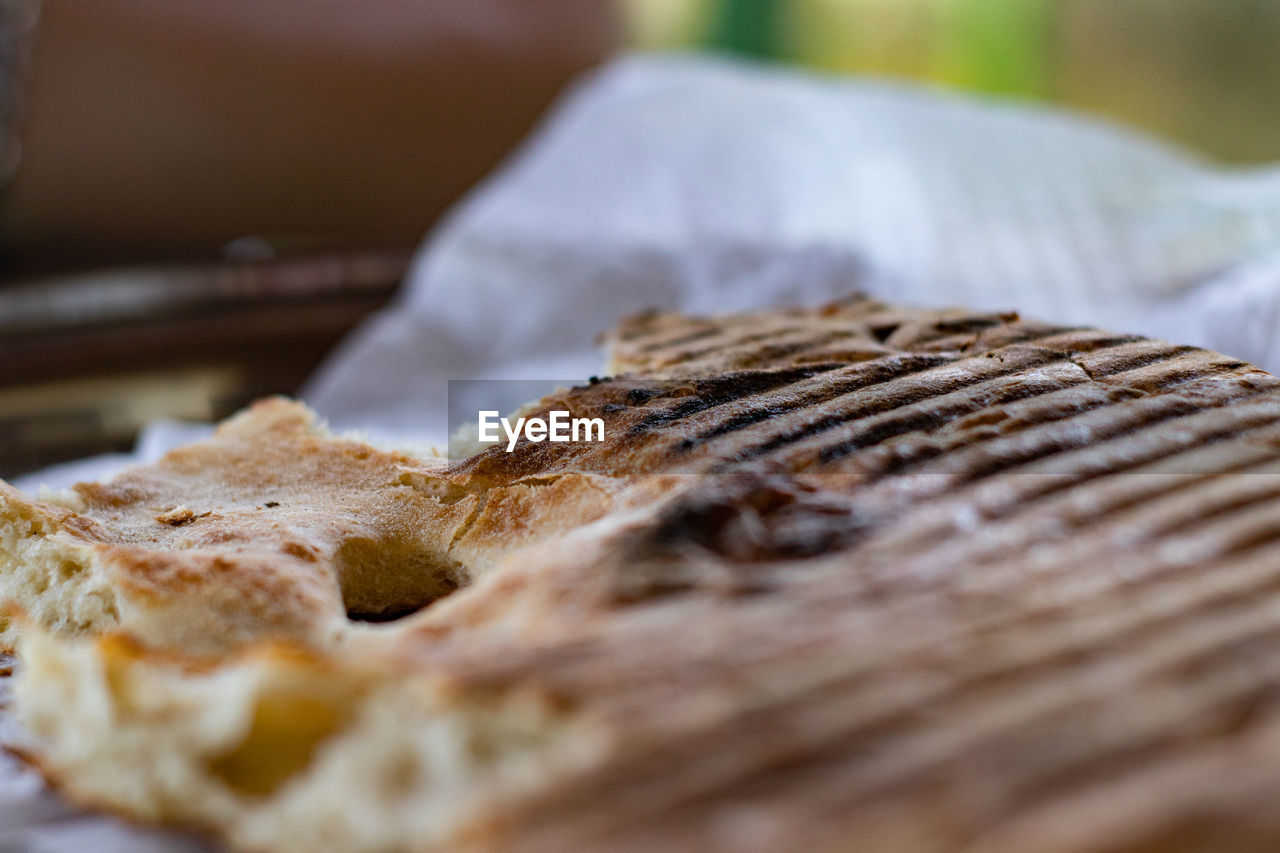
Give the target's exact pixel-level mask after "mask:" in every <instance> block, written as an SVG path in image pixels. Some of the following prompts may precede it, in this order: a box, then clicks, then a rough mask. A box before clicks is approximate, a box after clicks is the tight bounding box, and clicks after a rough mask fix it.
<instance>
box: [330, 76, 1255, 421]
mask: <svg viewBox="0 0 1280 853" xmlns="http://www.w3.org/2000/svg"><path fill="white" fill-rule="evenodd" d="M852 288H858V289H861V290H863V291H866V292H869V293H871V294H874V295H877V296H883V297H891V298H893V299H895V300H898V301H906V302H915V303H919V304H923V305H941V304H963V305H970V306H973V307H975V308H985V309H1008V308H1016V309H1018V310H1020V311H1022V312H1023V313H1024V314H1027V315H1038V316H1041V317H1044V318H1048V319H1051V320H1054V321H1055V322H1062V321H1066V322H1080V323H1090V324H1096V325H1099V326H1102V327H1107V328H1114V329H1118V330H1122V331H1127V332H1129V331H1131V332H1142V333H1146V334H1152V335H1156V336H1162V337H1167V338H1171V339H1176V340H1177V341H1179V342H1180V343H1189V344H1198V345H1203V346H1208V347H1210V348H1213V349H1220V350H1223V351H1226V352H1228V353H1230V354H1232V355H1237V356H1239V357H1241V358H1244V359H1248V360H1252V361H1255V362H1258V363H1261V364H1262V365H1263V366H1270V367H1271V368H1273V369H1277V368H1280V348H1277V347H1278V346H1280V345H1278V344H1277V343H1275V340H1276V339H1277V337H1278V336H1277V335H1276V334H1275V333H1276V332H1277V331H1280V304H1278V302H1277V300H1278V299H1280V169H1273V170H1253V171H1240V170H1236V171H1226V170H1221V169H1215V168H1212V167H1209V166H1208V165H1206V164H1203V163H1200V162H1197V161H1196V160H1195V159H1193V158H1192V157H1191V156H1190V155H1188V154H1185V153H1182V152H1179V151H1175V150H1172V149H1170V148H1169V147H1166V146H1163V145H1161V144H1159V143H1157V142H1154V141H1152V140H1150V139H1146V138H1143V137H1140V136H1137V135H1135V134H1133V133H1129V132H1126V131H1123V130H1121V129H1119V128H1116V127H1113V126H1110V125H1106V124H1102V123H1099V122H1097V121H1093V120H1090V119H1086V118H1082V117H1080V116H1076V115H1068V114H1065V113H1062V112H1059V111H1054V110H1050V109H1046V108H1041V107H1036V106H1030V105H1020V104H1011V103H1007V102H1003V103H1001V102H983V101H980V100H975V99H972V98H968V97H961V96H958V95H953V94H944V93H939V92H934V91H926V90H921V89H918V88H912V87H907V86H903V85H897V84H891V83H887V82H870V81H866V80H854V79H848V78H834V77H818V76H812V75H806V74H801V73H795V72H789V71H781V70H772V69H767V68H763V67H757V66H744V65H740V64H734V63H730V62H727V61H722V60H713V59H706V58H694V57H633V58H628V59H624V60H621V61H618V62H617V63H615V64H613V65H612V66H610V67H607V68H605V69H604V70H602V71H600V72H598V73H597V74H595V75H594V76H593V77H591V78H590V79H587V80H586V81H584V82H583V83H582V84H581V85H580V86H578V88H577V90H576V91H575V92H574V93H573V94H572V95H571V96H569V97H567V98H566V99H565V101H564V102H563V103H562V105H561V106H560V107H559V109H558V110H556V112H555V113H554V115H553V117H552V119H551V120H550V121H549V122H548V123H547V125H546V126H545V127H544V129H543V130H542V131H541V132H540V133H539V134H537V135H536V136H535V138H534V139H533V140H532V141H531V142H529V143H528V144H527V145H526V147H525V148H524V150H522V151H521V152H520V153H519V154H517V155H516V156H515V157H514V158H513V159H512V160H511V162H510V163H509V164H508V165H507V166H506V167H505V168H504V169H503V170H501V171H500V172H499V173H498V175H497V176H496V177H494V178H493V179H492V180H490V181H489V182H488V184H487V185H486V186H484V187H482V188H481V189H480V190H479V191H477V192H476V193H474V194H473V195H472V196H471V198H470V199H469V200H468V201H467V202H466V203H465V204H463V205H462V206H461V207H460V208H459V209H458V210H457V211H456V212H455V213H454V215H453V216H452V217H451V218H450V219H449V221H448V222H447V223H446V224H445V225H444V226H443V227H442V228H440V229H438V231H437V232H436V233H435V234H434V235H433V236H432V237H431V239H430V240H429V241H428V243H427V245H426V247H425V249H424V251H423V252H422V254H421V257H420V259H419V262H418V264H417V266H416V270H415V271H414V273H413V275H412V279H411V282H410V285H409V287H408V288H407V290H406V292H405V293H404V294H403V297H402V298H401V299H400V300H399V301H398V302H397V304H396V305H394V306H393V307H392V308H390V309H389V310H388V311H386V312H385V313H384V314H383V315H382V316H381V317H379V318H377V319H375V320H374V321H372V322H370V323H369V324H368V325H367V326H366V327H364V328H363V329H361V330H360V332H359V333H358V334H356V335H355V336H354V337H353V338H352V339H351V340H350V341H349V342H348V344H347V345H346V346H345V347H343V348H342V349H341V351H340V352H339V353H338V354H337V355H336V356H335V357H334V358H332V359H331V360H330V361H329V362H328V364H327V365H326V366H325V367H324V369H322V370H321V371H320V373H319V375H318V376H316V377H315V379H314V380H313V381H312V383H311V384H310V386H309V388H308V391H307V395H306V396H307V398H308V399H309V401H310V402H311V403H312V404H313V405H315V406H316V407H317V408H318V409H319V410H320V411H322V412H324V413H325V414H327V415H328V416H330V417H331V418H332V419H333V420H334V421H335V423H336V424H337V425H338V426H340V427H362V428H374V429H375V430H377V429H382V430H389V431H407V432H414V433H418V432H422V431H423V430H424V429H426V430H428V431H429V432H431V433H432V434H433V436H432V437H434V438H437V439H438V437H439V435H440V433H441V432H442V431H443V429H444V423H443V417H442V416H441V415H440V414H439V412H440V410H441V409H442V407H443V403H444V399H445V394H446V381H447V380H449V379H469V378H480V377H496V378H510V379H517V378H535V377H546V378H563V377H574V376H581V377H585V376H586V375H588V374H590V373H592V372H596V371H597V370H598V367H599V364H600V362H599V356H598V355H597V353H596V350H595V348H594V344H593V340H594V337H595V335H596V334H597V333H598V332H599V331H600V330H601V329H605V328H608V327H610V326H611V325H612V324H613V322H614V320H615V319H616V318H617V317H618V316H619V315H620V314H623V313H626V312H629V311H635V310H638V309H643V308H646V307H651V306H660V307H665V308H673V309H682V310H687V311H714V310H733V309H741V308H748V307H755V306H764V305H771V304H779V303H784V302H815V301H819V300H824V299H827V298H830V297H834V296H838V295H841V294H843V293H846V292H847V291H849V290H850V289H852Z"/></svg>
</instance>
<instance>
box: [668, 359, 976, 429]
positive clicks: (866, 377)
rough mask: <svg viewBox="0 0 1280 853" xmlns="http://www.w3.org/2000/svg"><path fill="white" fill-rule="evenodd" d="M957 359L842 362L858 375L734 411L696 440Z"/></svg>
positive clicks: (836, 379)
mask: <svg viewBox="0 0 1280 853" xmlns="http://www.w3.org/2000/svg"><path fill="white" fill-rule="evenodd" d="M954 361H955V359H954V358H953V357H951V356H945V355H910V356H907V357H905V358H903V357H892V356H891V357H888V358H885V359H877V360H876V361H869V362H864V363H862V364H859V365H856V366H855V367H852V368H851V367H849V366H848V365H841V367H843V368H844V369H845V370H846V371H853V372H854V373H855V374H856V375H854V376H850V377H848V378H834V377H832V378H831V379H830V381H829V382H828V383H827V384H824V385H823V386H822V387H820V388H817V389H814V390H813V391H809V392H806V393H805V394H804V395H803V396H802V397H800V398H799V399H794V400H784V401H779V402H777V403H775V404H772V405H767V406H763V407H761V408H759V409H753V410H751V411H749V412H741V413H739V414H736V415H732V416H730V417H728V418H726V419H725V420H723V421H721V422H720V423H718V424H716V425H715V426H713V427H711V428H710V429H707V430H705V431H703V432H702V433H699V434H698V435H697V436H696V437H695V438H694V439H693V441H694V442H705V441H710V440H711V439H713V438H719V437H720V436H722V435H727V434H729V433H731V432H736V431H738V430H740V429H745V428H746V427H749V426H751V425H753V424H757V423H760V422H761V421H765V420H768V419H769V418H774V417H777V416H779V415H784V414H787V413H788V412H793V411H796V410H798V409H804V408H808V407H809V406H815V405H818V404H820V403H825V402H827V401H828V400H832V399H835V398H836V397H841V396H843V395H845V394H850V393H852V392H854V391H861V390H864V389H866V388H871V387H874V386H876V385H883V384H884V383H886V382H891V381H893V380H895V379H902V378H905V377H907V376H912V375H914V374H917V373H921V372H923V371H925V370H929V369H931V368H934V367H941V366H942V365H945V364H951V363H953V362H954Z"/></svg>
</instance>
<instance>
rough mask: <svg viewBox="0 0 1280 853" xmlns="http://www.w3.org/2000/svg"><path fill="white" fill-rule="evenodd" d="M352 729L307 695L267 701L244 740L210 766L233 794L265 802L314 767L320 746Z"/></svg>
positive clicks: (328, 705) (336, 709)
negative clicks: (298, 775)
mask: <svg viewBox="0 0 1280 853" xmlns="http://www.w3.org/2000/svg"><path fill="white" fill-rule="evenodd" d="M346 723H347V719H346V715H345V714H344V713H343V712H342V711H341V710H340V708H339V707H338V706H337V705H336V704H335V703H333V702H329V701H325V700H323V699H320V698H318V697H314V696H306V695H288V694H284V693H282V694H279V695H270V694H268V695H265V696H263V697H261V698H260V699H259V700H258V703H257V704H256V705H255V706H254V709H253V721H252V722H251V723H250V726H249V731H248V733H247V734H246V735H245V737H244V739H243V740H242V741H240V743H239V744H237V745H236V747H235V748H234V749H233V750H231V751H230V752H227V753H224V754H223V755H221V756H219V757H218V758H217V759H215V760H214V761H212V762H211V763H210V765H209V770H210V772H212V773H213V774H214V775H215V776H217V777H218V778H219V779H221V780H222V782H223V783H224V784H225V785H226V786H227V787H229V788H231V789H233V790H235V791H237V792H239V793H241V794H245V795H247V796H251V797H265V796H268V795H270V794H271V793H273V792H274V791H276V790H277V789H278V788H279V787H280V786H281V785H283V784H284V783H285V782H287V781H288V780H289V779H291V778H293V777H294V776H296V775H297V774H298V773H300V772H302V771H303V770H305V769H306V768H307V766H308V765H310V764H311V759H312V756H313V755H314V754H315V751H316V749H317V747H319V745H320V744H321V743H322V742H324V741H325V740H327V739H328V738H329V737H331V736H332V735H333V734H334V733H336V732H337V731H338V730H339V729H341V728H342V727H343V726H344V725H345V724H346Z"/></svg>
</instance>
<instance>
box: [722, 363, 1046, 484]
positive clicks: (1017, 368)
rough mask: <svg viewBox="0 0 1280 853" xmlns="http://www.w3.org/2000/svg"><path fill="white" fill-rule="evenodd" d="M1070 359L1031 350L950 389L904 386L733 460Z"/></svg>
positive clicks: (750, 449) (958, 380) (745, 450)
mask: <svg viewBox="0 0 1280 853" xmlns="http://www.w3.org/2000/svg"><path fill="white" fill-rule="evenodd" d="M1066 360H1067V355H1066V354H1062V353H1055V352H1052V351H1049V350H1043V351H1035V350H1030V351H1027V352H1026V353H1024V354H1022V355H1021V357H1020V358H1019V359H1018V360H1017V361H1016V362H1014V363H1013V364H1011V365H1010V366H1009V367H1007V368H1005V369H1002V370H998V371H995V372H993V373H990V374H986V375H981V376H961V377H957V378H956V381H955V382H954V384H952V385H950V386H949V387H946V388H945V389H939V388H936V387H933V386H931V385H927V384H926V385H913V386H907V387H903V388H902V395H901V397H900V398H899V399H897V400H894V402H893V404H892V405H891V406H888V407H886V406H884V405H883V404H873V405H870V406H868V405H863V406H856V407H854V408H850V409H846V410H844V411H837V412H829V413H827V414H825V415H823V416H822V417H820V418H818V419H816V420H814V421H811V422H809V423H807V424H804V425H803V426H801V427H799V428H797V429H792V430H788V431H787V432H784V433H782V434H780V435H776V436H774V437H773V438H771V439H769V440H768V441H765V442H763V443H761V444H757V445H754V446H752V447H747V448H743V449H742V450H740V451H739V452H738V453H736V454H735V455H734V457H733V460H732V461H733V462H745V461H748V460H751V459H756V458H759V457H761V456H764V455H766V454H769V453H772V452H773V451H775V450H777V449H778V448H781V447H786V446H787V445H790V444H797V443H799V442H801V441H804V440H805V439H809V438H813V437H814V436H817V435H821V434H822V433H824V432H826V431H828V430H831V429H835V428H836V427H839V426H841V425H843V424H847V423H849V422H851V421H856V420H858V419H860V418H866V417H872V416H874V415H879V414H884V413H885V412H888V411H892V410H893V409H897V408H903V407H906V406H910V405H913V404H915V403H920V402H923V401H925V400H929V399H932V398H934V397H940V396H942V395H943V394H953V393H955V392H957V391H963V390H964V389H966V388H971V387H973V386H975V385H980V384H982V383H984V382H989V381H991V380H992V379H999V378H1003V377H1009V376H1014V375H1017V374H1019V373H1022V372H1024V371H1027V370H1035V369H1036V368H1040V367H1045V366H1047V365H1050V364H1054V363H1061V362H1063V361H1066ZM955 363H956V362H954V361H952V362H950V364H955ZM920 372H921V373H923V372H925V371H920ZM913 376H915V374H911V375H908V376H907V377H903V379H904V380H906V379H910V378H912V377H913ZM890 381H897V380H890ZM884 384H889V383H888V382H886V383H884ZM905 384H906V383H905V381H904V385H905ZM858 390H863V389H854V391H852V392H849V393H856V392H857V391H858ZM835 399H837V396H835V395H833V396H832V397H830V398H828V400H825V401H822V402H832V401H834V400H835Z"/></svg>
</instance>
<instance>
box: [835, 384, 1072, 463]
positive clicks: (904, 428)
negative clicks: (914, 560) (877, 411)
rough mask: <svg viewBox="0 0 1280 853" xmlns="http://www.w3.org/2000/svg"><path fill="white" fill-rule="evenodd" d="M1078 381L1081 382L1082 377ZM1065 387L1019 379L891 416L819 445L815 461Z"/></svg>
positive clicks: (931, 428)
mask: <svg viewBox="0 0 1280 853" xmlns="http://www.w3.org/2000/svg"><path fill="white" fill-rule="evenodd" d="M1081 381H1082V382H1083V381H1086V380H1081ZM1075 384H1079V383H1075ZM1069 387H1071V383H1068V382H1066V381H1064V380H1061V379H1058V380H1054V379H1044V380H1041V381H1038V382H1036V381H1029V382H1020V383H1018V384H1017V385H1008V386H1006V387H1004V388H999V389H997V390H996V391H995V392H994V393H993V394H991V395H984V399H982V400H981V401H975V400H963V401H957V402H955V403H952V404H951V405H945V406H938V407H935V408H933V409H930V410H928V411H925V412H919V413H913V414H911V415H906V416H902V417H898V418H894V419H892V420H889V421H882V422H881V423H878V424H876V425H874V426H871V427H869V428H867V429H865V430H862V431H860V432H859V434H857V435H854V436H851V437H849V438H846V439H844V440H842V441H840V442H838V443H836V444H833V445H828V446H826V447H823V448H822V449H821V450H819V452H818V463H819V464H821V465H828V464H830V463H832V462H835V461H837V460H839V459H843V458H844V457H846V456H848V455H849V454H851V453H853V452H855V451H858V450H862V449H863V448H866V447H871V446H873V445H876V444H880V443H881V442H883V441H887V440H888V439H891V438H897V437H898V436H901V435H906V434H907V433H911V432H918V431H922V430H933V429H937V428H938V427H940V426H942V425H944V424H946V423H947V422H949V421H951V420H952V419H954V418H956V417H959V416H960V415H966V414H972V413H977V412H981V411H984V410H986V409H989V408H991V407H992V406H1002V405H1008V404H1010V403H1016V402H1018V401H1019V400H1029V399H1031V398H1033V397H1040V396H1043V395H1045V394H1051V393H1053V392H1055V391H1061V390H1063V389H1064V388H1069Z"/></svg>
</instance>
